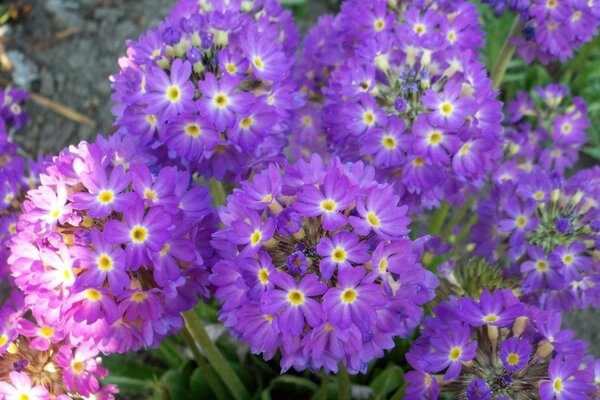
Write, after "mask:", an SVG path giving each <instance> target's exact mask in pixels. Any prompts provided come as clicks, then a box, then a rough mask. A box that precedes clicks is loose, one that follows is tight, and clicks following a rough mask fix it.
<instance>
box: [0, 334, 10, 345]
mask: <svg viewBox="0 0 600 400" xmlns="http://www.w3.org/2000/svg"><path fill="white" fill-rule="evenodd" d="M6 342H8V336H6V335H2V336H0V347H2V346H4V345H5V344H6Z"/></svg>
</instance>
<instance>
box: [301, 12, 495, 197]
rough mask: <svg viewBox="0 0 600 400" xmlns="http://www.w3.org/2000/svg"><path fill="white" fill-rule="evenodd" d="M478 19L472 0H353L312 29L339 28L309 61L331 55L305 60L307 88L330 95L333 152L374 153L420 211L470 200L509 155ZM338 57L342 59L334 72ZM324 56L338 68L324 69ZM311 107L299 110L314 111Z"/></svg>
mask: <svg viewBox="0 0 600 400" xmlns="http://www.w3.org/2000/svg"><path fill="white" fill-rule="evenodd" d="M413 3H414V4H413ZM326 18H327V20H326V21H325V22H327V21H331V17H326ZM477 19H478V14H477V10H476V7H475V6H474V5H473V4H470V3H468V2H462V1H460V2H455V1H452V2H450V1H442V2H439V1H435V2H430V1H425V2H423V1H421V2H408V3H407V4H404V2H403V4H401V5H396V4H395V3H394V2H388V1H384V0H369V1H362V0H349V1H347V2H345V3H344V4H343V5H342V11H341V13H340V14H339V15H338V17H337V18H336V20H334V21H331V25H330V26H326V25H325V23H323V24H322V25H319V26H317V28H316V30H315V31H314V32H313V33H312V36H310V35H309V40H314V36H317V35H319V34H320V32H321V31H322V30H325V33H324V34H325V35H326V37H329V36H335V37H334V38H332V40H331V42H330V43H325V44H323V43H322V41H321V42H319V45H320V46H315V45H314V44H307V46H306V48H307V50H306V51H307V52H308V54H309V58H308V60H309V61H310V60H312V59H314V58H316V57H315V56H316V55H319V54H321V53H322V52H326V53H330V55H329V58H327V57H326V58H325V59H324V60H321V61H320V63H316V64H314V65H312V68H311V64H310V63H308V64H307V65H304V66H302V65H301V66H300V67H301V68H302V71H301V72H302V76H301V77H302V78H303V79H302V81H301V92H303V93H306V95H307V98H308V99H309V100H310V99H311V98H317V99H318V98H323V106H322V107H323V111H322V113H323V115H322V122H323V124H324V126H323V128H320V129H321V130H324V131H325V132H326V136H327V144H328V150H329V152H330V153H331V154H334V155H338V156H339V157H341V158H342V160H344V161H357V160H365V161H368V162H369V163H370V164H372V165H373V166H375V168H376V171H377V178H378V179H380V180H387V181H392V182H397V183H399V185H398V186H397V187H398V189H399V192H400V193H399V194H400V195H401V196H402V201H403V202H404V203H405V204H409V205H411V206H412V207H413V208H414V209H417V208H418V207H422V206H425V207H427V208H431V207H439V206H440V204H441V202H442V201H447V202H460V201H461V200H462V199H463V198H464V196H465V194H466V191H468V190H469V189H473V188H479V187H481V186H482V185H483V184H484V182H485V179H486V177H487V174H488V173H489V172H491V171H492V169H493V167H494V166H495V165H496V164H497V163H498V161H499V159H500V158H501V156H502V153H501V144H502V128H501V125H500V121H501V120H502V113H501V103H500V102H499V101H497V100H496V95H497V92H496V91H494V90H492V86H491V81H490V79H488V77H487V74H486V71H485V68H484V66H483V64H481V63H480V62H478V61H477V56H478V52H477V48H478V46H480V45H481V44H482V43H483V32H482V29H481V26H480V25H479V23H478V21H477ZM336 28H339V29H340V31H339V32H335V29H336ZM332 31H333V33H332ZM328 33H329V35H328ZM335 55H339V56H340V57H342V60H338V64H340V66H339V68H337V69H335V70H334V69H333V68H330V66H329V64H331V63H332V62H333V60H331V59H330V57H333V56H335ZM322 63H327V65H326V67H329V68H326V69H325V70H324V71H321V72H319V69H321V65H322ZM323 73H325V74H327V75H328V76H327V77H323V76H322V74H323ZM324 80H325V81H324ZM323 81H324V82H323ZM313 94H314V95H313ZM310 107H311V106H306V107H305V108H302V109H300V110H299V111H298V112H297V113H299V112H307V113H308V115H311V114H314V112H312V111H311V110H310ZM304 118H305V116H302V117H300V118H299V120H300V121H301V122H305V123H306V122H309V120H310V121H313V120H314V118H306V119H304ZM311 123H312V126H314V127H315V130H314V132H313V134H317V135H318V133H319V131H318V129H319V128H316V127H317V126H318V124H317V123H315V122H311ZM309 125H310V123H309ZM315 141H316V142H317V143H318V139H315V140H313V142H315Z"/></svg>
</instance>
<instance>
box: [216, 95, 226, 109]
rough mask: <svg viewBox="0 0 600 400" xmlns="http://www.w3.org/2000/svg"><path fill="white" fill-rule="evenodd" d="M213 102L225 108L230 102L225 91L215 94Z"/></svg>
mask: <svg viewBox="0 0 600 400" xmlns="http://www.w3.org/2000/svg"><path fill="white" fill-rule="evenodd" d="M213 102H214V103H215V105H216V106H217V107H219V108H225V107H226V106H227V104H229V99H228V98H227V96H225V95H224V94H223V93H219V94H218V95H216V96H215V98H214V99H213Z"/></svg>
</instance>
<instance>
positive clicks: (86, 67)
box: [0, 0, 600, 356]
mask: <svg viewBox="0 0 600 400" xmlns="http://www.w3.org/2000/svg"><path fill="white" fill-rule="evenodd" d="M6 2H7V0H0V4H3V3H4V4H6ZM173 2H174V1H173V0H18V1H15V0H12V1H8V3H15V4H19V5H26V6H27V7H30V11H29V12H28V13H27V14H26V15H22V16H21V17H19V18H18V19H17V20H16V21H12V22H11V23H9V24H8V25H7V26H4V27H3V28H0V40H1V42H0V50H2V46H3V47H4V50H5V53H6V55H7V56H8V58H9V60H10V61H11V64H12V67H13V69H12V72H6V71H1V72H0V77H1V78H4V79H6V80H9V81H11V82H13V84H16V85H17V84H18V85H19V86H24V87H26V88H27V89H29V90H30V91H32V92H33V93H37V94H40V95H42V96H44V97H46V98H48V99H51V100H53V101H56V102H58V103H60V104H62V105H65V106H67V107H69V108H71V109H74V110H76V111H77V112H79V113H81V114H83V115H85V116H87V117H88V118H90V119H91V120H92V121H94V123H95V127H93V128H92V127H90V126H86V125H84V124H81V123H79V122H75V121H73V120H72V119H69V118H66V117H64V116H63V115H60V114H59V113H56V112H54V111H52V110H50V109H48V108H47V107H42V106H40V105H38V104H36V103H35V102H33V101H29V102H28V104H27V105H26V109H27V111H28V113H29V115H30V121H29V124H28V126H27V129H25V130H23V131H22V132H21V133H20V135H19V137H18V139H17V140H18V141H19V142H20V144H21V145H22V146H23V148H24V149H25V150H26V151H27V152H28V153H30V154H37V153H40V152H41V153H45V154H48V153H51V154H52V153H56V152H58V151H59V150H60V149H62V148H63V147H65V146H66V145H69V144H74V143H77V142H79V141H80V140H93V138H94V137H95V136H96V135H97V134H98V133H103V134H109V133H111V132H112V130H113V127H112V115H111V112H110V109H111V106H112V103H111V100H110V94H111V87H110V82H109V80H108V78H109V76H110V75H111V74H113V73H115V72H117V71H118V69H119V68H118V64H117V60H118V58H119V57H120V56H122V55H123V54H124V53H125V50H126V46H125V39H127V38H132V39H136V38H137V37H138V36H139V35H140V34H142V33H143V32H144V31H145V30H147V29H148V28H150V27H155V26H157V25H158V23H159V21H160V20H161V19H162V18H164V17H165V15H166V14H167V12H168V9H169V7H170V5H171V4H173ZM326 2H327V0H311V1H310V6H309V7H308V8H307V9H308V10H309V12H308V15H303V17H302V20H301V22H300V26H301V28H302V29H303V30H306V28H307V27H308V26H310V25H311V24H312V22H313V21H314V20H315V19H316V17H317V16H318V15H320V14H322V13H324V12H325V10H326V7H327V4H326ZM564 326H568V327H570V328H573V329H575V330H577V331H578V336H579V337H580V338H581V339H584V340H587V341H588V342H589V343H590V352H591V353H593V354H595V355H596V356H600V312H598V311H580V312H574V313H572V314H570V315H566V316H565V320H564Z"/></svg>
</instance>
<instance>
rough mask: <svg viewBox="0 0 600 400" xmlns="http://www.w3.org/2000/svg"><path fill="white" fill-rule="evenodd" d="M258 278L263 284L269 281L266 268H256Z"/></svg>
mask: <svg viewBox="0 0 600 400" xmlns="http://www.w3.org/2000/svg"><path fill="white" fill-rule="evenodd" d="M258 280H259V281H260V283H262V284H263V285H266V284H267V283H269V271H268V270H267V269H266V268H261V269H259V270H258Z"/></svg>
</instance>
